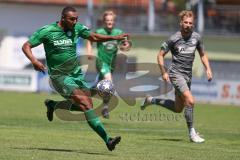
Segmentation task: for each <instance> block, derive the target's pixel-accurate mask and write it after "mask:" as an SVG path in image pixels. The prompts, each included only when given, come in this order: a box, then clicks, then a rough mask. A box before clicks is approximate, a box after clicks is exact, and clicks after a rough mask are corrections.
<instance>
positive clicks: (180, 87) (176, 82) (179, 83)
mask: <svg viewBox="0 0 240 160" xmlns="http://www.w3.org/2000/svg"><path fill="white" fill-rule="evenodd" d="M169 78H170V81H171V83H172V85H173V87H174V88H175V94H178V95H182V94H183V92H184V91H186V90H191V78H189V77H186V76H183V75H181V74H169Z"/></svg>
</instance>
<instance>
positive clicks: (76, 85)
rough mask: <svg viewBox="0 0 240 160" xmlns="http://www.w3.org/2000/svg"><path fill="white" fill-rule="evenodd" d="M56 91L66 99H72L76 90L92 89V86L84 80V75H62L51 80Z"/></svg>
mask: <svg viewBox="0 0 240 160" xmlns="http://www.w3.org/2000/svg"><path fill="white" fill-rule="evenodd" d="M51 82H52V85H53V87H54V89H55V90H56V91H57V92H58V93H59V94H60V95H61V96H63V97H64V98H66V99H70V98H71V95H72V92H73V91H74V90H75V89H86V90H89V89H90V85H88V83H87V82H86V81H85V80H84V77H83V74H82V73H76V74H71V75H62V76H59V77H57V78H51Z"/></svg>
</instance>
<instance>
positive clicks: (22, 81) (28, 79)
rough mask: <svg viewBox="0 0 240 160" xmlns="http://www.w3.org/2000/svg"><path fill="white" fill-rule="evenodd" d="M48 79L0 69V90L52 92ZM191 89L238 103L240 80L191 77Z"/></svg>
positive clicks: (207, 99)
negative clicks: (211, 79) (209, 79)
mask: <svg viewBox="0 0 240 160" xmlns="http://www.w3.org/2000/svg"><path fill="white" fill-rule="evenodd" d="M48 79H49V78H48V75H47V74H45V75H43V74H42V73H38V72H36V71H34V70H14V71H13V70H0V90H6V91H23V92H52V91H53V90H52V89H51V87H50V86H49V80H48ZM191 90H192V93H193V95H194V97H195V99H196V101H197V102H204V103H216V104H234V105H240V81H233V80H215V81H212V82H207V81H206V80H205V79H204V80H202V79H193V81H192V87H191ZM171 93H172V92H171ZM170 96H171V94H170Z"/></svg>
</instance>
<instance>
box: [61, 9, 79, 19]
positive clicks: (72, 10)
mask: <svg viewBox="0 0 240 160" xmlns="http://www.w3.org/2000/svg"><path fill="white" fill-rule="evenodd" d="M68 12H77V10H76V9H75V8H74V7H72V6H66V7H64V8H63V10H62V17H65V16H66V14H67V13H68Z"/></svg>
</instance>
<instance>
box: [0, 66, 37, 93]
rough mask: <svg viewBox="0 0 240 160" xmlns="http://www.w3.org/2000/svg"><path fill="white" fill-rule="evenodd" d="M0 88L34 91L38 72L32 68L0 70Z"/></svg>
mask: <svg viewBox="0 0 240 160" xmlns="http://www.w3.org/2000/svg"><path fill="white" fill-rule="evenodd" d="M0 90H6V91H26V92H36V91H37V90H38V73H37V72H35V71H33V70H20V71H17V70H16V71H14V70H0Z"/></svg>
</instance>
